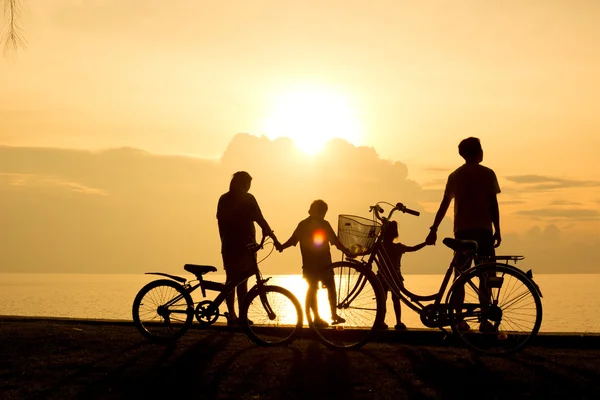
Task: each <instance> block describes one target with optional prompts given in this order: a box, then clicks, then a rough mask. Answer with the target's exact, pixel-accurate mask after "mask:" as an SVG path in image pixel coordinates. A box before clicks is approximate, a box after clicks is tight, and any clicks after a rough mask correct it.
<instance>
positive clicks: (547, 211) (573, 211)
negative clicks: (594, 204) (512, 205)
mask: <svg viewBox="0 0 600 400" xmlns="http://www.w3.org/2000/svg"><path fill="white" fill-rule="evenodd" d="M514 214H515V215H522V216H528V217H534V218H554V219H570V220H574V219H576V220H597V219H600V210H597V209H585V208H540V209H535V210H519V211H515V212H514Z"/></svg>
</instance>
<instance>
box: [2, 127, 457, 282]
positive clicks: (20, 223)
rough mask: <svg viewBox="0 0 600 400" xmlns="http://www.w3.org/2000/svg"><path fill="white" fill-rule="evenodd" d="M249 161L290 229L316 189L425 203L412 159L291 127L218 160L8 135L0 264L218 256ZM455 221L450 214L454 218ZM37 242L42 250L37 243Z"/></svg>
mask: <svg viewBox="0 0 600 400" xmlns="http://www.w3.org/2000/svg"><path fill="white" fill-rule="evenodd" d="M238 170H246V171H248V172H250V174H251V175H252V176H253V178H254V179H253V183H252V189H251V192H252V193H253V194H254V195H255V196H256V198H257V200H258V201H259V204H260V206H261V208H262V210H263V213H264V215H265V217H266V218H267V220H268V221H269V223H270V224H271V226H272V227H273V228H274V229H275V231H276V232H277V234H278V235H279V236H280V237H281V239H282V240H285V239H287V236H288V235H290V234H291V233H292V232H293V230H294V228H295V227H296V224H297V223H298V222H299V221H300V220H301V219H303V218H305V217H306V216H307V210H308V207H309V205H310V203H311V202H312V201H313V200H314V199H318V198H321V199H324V200H325V201H327V202H328V203H329V210H330V212H329V214H328V219H329V220H330V222H331V224H332V225H333V226H334V227H336V226H337V215H338V214H341V213H348V214H356V215H362V216H367V217H368V216H369V213H368V208H369V206H370V205H373V204H375V203H376V202H377V201H389V202H391V203H395V202H398V201H401V202H403V203H405V204H406V205H407V206H409V207H411V208H416V209H420V205H419V199H420V198H421V188H420V186H419V185H418V184H417V183H415V182H414V181H411V180H409V179H408V178H407V176H408V168H407V166H406V165H405V164H404V163H401V162H392V161H389V160H383V159H381V158H380V157H379V156H378V154H377V152H376V151H375V150H374V149H373V148H369V147H356V146H354V145H352V144H350V143H348V142H345V141H343V140H334V141H331V142H330V143H329V144H328V145H327V146H326V148H325V150H324V151H323V152H322V153H320V154H318V155H316V156H314V157H308V156H306V155H304V154H302V153H299V152H298V151H297V150H296V148H295V147H294V145H293V142H292V141H291V140H289V139H286V138H281V139H277V140H269V139H267V138H266V137H256V136H252V135H249V134H238V135H236V136H235V137H234V138H233V139H232V141H231V142H230V143H229V146H228V147H227V149H226V151H225V152H224V154H223V156H222V157H221V159H220V160H216V161H215V160H204V159H199V158H193V157H183V156H165V155H157V154H151V153H148V152H145V151H142V150H139V149H134V148H118V149H109V150H104V151H95V152H92V151H82V150H66V149H54V148H33V147H7V146H3V147H0V192H1V194H2V198H3V207H2V208H0V220H2V221H3V224H4V225H3V230H2V231H0V241H1V242H2V243H3V248H5V249H7V248H8V249H9V250H7V251H3V252H0V266H1V268H3V270H6V268H8V269H9V270H18V271H29V272H42V271H55V272H82V271H87V272H144V271H148V270H167V271H171V272H173V273H181V272H180V269H181V266H182V265H183V264H184V263H187V262H197V263H203V264H212V265H216V266H217V267H219V268H220V267H221V259H220V250H219V249H220V242H219V236H218V231H217V224H216V217H215V211H216V204H217V201H218V198H219V196H220V195H221V194H222V193H224V192H226V191H227V190H228V187H229V180H230V178H231V175H232V174H233V173H234V172H236V171H238ZM429 223H430V221H429V220H427V221H424V220H422V219H418V218H412V217H411V218H405V221H404V225H403V228H404V231H403V237H404V238H405V240H408V241H410V242H420V241H421V240H422V237H421V236H423V235H424V233H425V232H426V227H427V226H429V225H428V224H429ZM446 224H447V225H449V224H450V222H446ZM32 246H34V248H35V251H30V250H28V249H31V248H32ZM263 266H264V270H267V271H268V270H271V271H274V272H275V273H298V272H299V271H300V266H301V261H300V254H299V251H293V250H290V251H288V252H286V253H285V254H282V255H279V254H278V255H277V256H273V257H270V258H269V259H268V260H267V261H265V263H264V264H263Z"/></svg>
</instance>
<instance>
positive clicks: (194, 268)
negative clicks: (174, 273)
mask: <svg viewBox="0 0 600 400" xmlns="http://www.w3.org/2000/svg"><path fill="white" fill-rule="evenodd" d="M183 269H185V270H186V271H187V272H191V273H192V274H194V275H204V274H206V273H208V272H216V271H217V269H216V268H215V267H213V266H212V265H196V264H185V265H184V266H183Z"/></svg>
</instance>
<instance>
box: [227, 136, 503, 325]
mask: <svg viewBox="0 0 600 400" xmlns="http://www.w3.org/2000/svg"><path fill="white" fill-rule="evenodd" d="M458 152H459V154H460V155H461V156H462V157H463V158H464V160H465V162H464V164H463V165H461V166H460V167H458V168H457V169H456V170H454V171H453V172H452V173H451V174H450V175H449V176H448V180H447V183H446V187H445V190H444V195H443V198H442V201H441V203H440V206H439V209H438V211H437V213H436V215H435V219H434V222H433V224H432V226H431V227H430V229H429V234H428V235H427V237H426V239H425V241H424V242H422V243H419V244H417V245H415V246H407V245H405V244H403V243H401V242H399V241H397V238H398V223H397V222H396V221H390V223H389V224H388V225H389V226H388V227H387V229H386V230H385V231H384V232H383V234H384V235H385V236H384V238H383V247H384V254H385V255H386V257H387V262H388V263H389V265H390V266H391V267H392V269H393V270H394V271H395V273H396V274H397V277H398V278H397V281H398V282H400V283H401V284H402V282H403V280H404V278H403V277H402V272H401V259H402V256H403V254H404V253H408V252H415V251H418V250H420V249H422V248H423V247H425V246H426V245H435V243H436V241H437V230H438V227H439V225H440V224H441V222H442V220H443V219H444V217H445V215H446V212H447V210H448V208H449V206H450V204H451V202H452V201H453V200H454V236H455V238H456V239H461V240H470V241H474V242H476V243H477V246H478V253H479V255H481V256H484V257H485V256H491V257H493V256H494V255H495V250H494V249H495V248H496V247H498V246H499V245H500V242H501V240H502V239H501V234H500V216H499V209H498V201H497V194H498V193H500V187H499V185H498V180H497V178H496V174H495V173H494V171H493V170H492V169H490V168H488V167H485V166H483V165H481V162H482V161H483V149H482V147H481V143H480V140H479V139H478V138H475V137H469V138H466V139H464V140H462V141H461V142H460V143H459V145H458ZM251 182H252V177H251V176H250V174H249V173H248V172H246V171H238V172H236V173H235V174H233V176H232V178H231V183H230V187H229V191H228V192H227V193H225V194H223V195H222V196H221V197H220V198H219V202H218V205H217V220H218V227H219V235H220V238H221V253H222V258H223V266H224V268H225V272H226V276H227V278H226V279H227V282H231V281H242V280H245V279H246V278H248V277H249V276H251V275H252V274H254V273H255V271H256V269H257V260H256V253H255V252H254V251H251V248H252V246H256V230H255V227H254V223H257V224H258V225H259V226H260V228H261V229H262V233H263V236H270V237H271V238H272V239H273V241H274V244H275V248H276V249H277V250H278V251H279V252H282V251H284V250H285V249H287V248H289V247H292V246H296V245H297V244H298V243H300V253H301V255H302V276H303V277H304V279H305V280H306V281H307V283H308V291H307V294H306V296H307V297H306V298H307V301H306V304H307V305H308V308H309V311H311V312H312V313H313V315H314V323H315V325H317V326H322V327H323V326H328V325H329V322H327V321H325V320H324V319H323V318H321V316H320V314H319V309H318V305H317V292H318V290H319V284H322V286H323V287H324V288H326V289H327V291H328V298H329V303H330V304H329V305H330V308H331V324H333V325H336V324H340V323H343V322H345V320H344V319H343V318H342V317H340V316H339V315H338V313H337V312H336V298H335V296H336V291H335V282H334V279H333V273H331V274H327V273H324V271H326V270H327V267H328V266H329V265H330V264H331V263H332V258H331V247H330V245H333V246H335V247H337V248H338V249H339V250H340V251H342V252H343V253H344V254H345V255H346V256H349V257H353V253H351V251H350V250H349V249H348V248H346V247H345V246H344V244H342V242H341V241H340V239H339V238H338V236H337V235H336V233H335V231H334V230H333V228H332V227H331V224H330V223H329V222H328V221H327V220H326V219H325V216H326V214H327V211H328V205H327V203H326V202H325V201H323V200H321V199H319V200H315V201H313V202H312V204H311V205H310V208H309V210H308V217H307V218H305V219H304V220H302V221H300V222H299V223H298V225H297V227H296V229H295V230H294V232H293V233H292V235H291V236H290V238H289V239H288V240H287V241H286V242H284V243H283V244H281V243H280V242H279V241H278V240H277V238H276V237H275V234H274V233H273V230H272V229H271V227H270V225H269V224H268V223H267V221H266V220H265V218H264V217H263V214H262V212H261V209H260V207H259V205H258V202H257V201H256V199H255V197H254V196H253V195H252V194H250V193H249V190H250V187H251ZM467 260H468V262H467ZM470 260H471V259H470V258H468V257H466V256H465V255H464V254H463V253H461V252H456V253H455V257H454V260H453V267H454V268H455V269H456V270H457V272H455V274H454V276H455V279H456V277H457V276H458V275H459V274H458V272H460V271H464V270H466V269H467V268H469V267H470V265H467V264H470ZM380 281H381V283H382V286H383V289H384V291H385V299H387V292H388V291H390V288H389V287H388V286H387V284H386V280H385V279H380ZM246 293H247V283H246V281H244V282H242V283H241V284H240V285H239V286H238V287H237V297H238V303H239V302H241V301H242V299H243V298H244V296H245V295H246ZM392 304H393V307H394V312H395V317H396V324H395V326H394V328H395V329H397V330H403V329H406V325H405V324H404V323H403V322H402V318H401V315H402V312H401V306H400V299H399V298H398V296H396V295H395V294H394V293H393V291H392ZM234 305H235V295H234V294H231V295H230V296H229V297H228V298H227V307H228V310H229V320H228V324H229V325H236V324H237V323H238V317H237V315H236V312H235V307H234ZM490 325H491V324H490V323H489V322H488V321H486V320H482V321H481V323H480V330H481V331H485V330H488V329H490ZM379 328H380V329H387V328H388V326H387V324H385V322H381V323H380V324H379ZM461 329H463V330H469V329H470V326H469V325H468V324H467V323H466V322H464V321H462V323H461Z"/></svg>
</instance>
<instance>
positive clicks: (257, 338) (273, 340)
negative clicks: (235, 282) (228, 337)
mask: <svg viewBox="0 0 600 400" xmlns="http://www.w3.org/2000/svg"><path fill="white" fill-rule="evenodd" d="M240 317H241V318H240V323H241V324H242V325H243V327H244V330H245V331H246V334H247V335H248V337H249V338H250V340H252V341H253V342H254V343H256V344H258V345H260V346H277V345H285V344H289V343H291V342H292V341H294V339H296V335H297V333H298V331H299V330H300V329H302V323H303V321H302V306H301V305H300V302H299V301H298V299H297V298H296V296H294V295H293V294H292V293H291V292H290V291H289V290H287V289H284V288H282V287H279V286H266V285H265V286H262V287H258V286H255V287H254V288H253V289H252V290H250V291H249V292H248V294H247V295H246V297H245V298H244V300H243V302H242V306H241V307H240Z"/></svg>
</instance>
